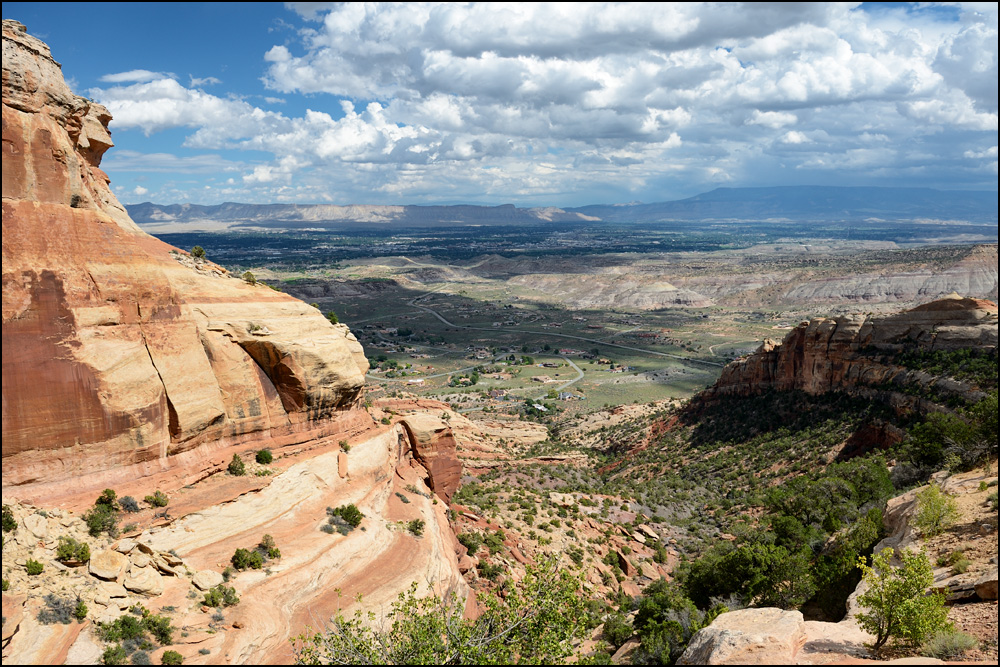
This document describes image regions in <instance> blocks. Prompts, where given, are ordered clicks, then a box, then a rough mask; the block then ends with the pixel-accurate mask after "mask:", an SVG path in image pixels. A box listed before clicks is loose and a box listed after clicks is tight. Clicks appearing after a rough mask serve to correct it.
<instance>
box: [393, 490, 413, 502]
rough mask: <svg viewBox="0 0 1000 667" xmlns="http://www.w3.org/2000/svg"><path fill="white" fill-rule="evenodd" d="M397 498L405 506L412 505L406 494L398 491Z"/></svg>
mask: <svg viewBox="0 0 1000 667" xmlns="http://www.w3.org/2000/svg"><path fill="white" fill-rule="evenodd" d="M396 497H397V498H399V501H400V502H401V503H403V504H404V505H409V504H410V499H409V498H407V497H406V495H405V494H402V493H400V492H399V491H397V492H396Z"/></svg>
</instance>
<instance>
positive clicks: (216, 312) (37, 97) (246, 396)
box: [3, 21, 368, 500]
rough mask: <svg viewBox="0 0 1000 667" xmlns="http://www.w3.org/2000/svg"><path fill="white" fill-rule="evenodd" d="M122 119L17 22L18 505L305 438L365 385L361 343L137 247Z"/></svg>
mask: <svg viewBox="0 0 1000 667" xmlns="http://www.w3.org/2000/svg"><path fill="white" fill-rule="evenodd" d="M110 120H111V116H110V114H109V113H108V111H107V110H106V109H105V108H104V107H101V106H100V105H97V104H94V103H92V102H89V101H87V100H85V99H83V98H80V97H77V96H75V95H74V94H73V93H72V92H71V91H70V90H69V88H68V87H67V86H66V84H65V82H64V81H63V77H62V73H61V70H60V66H59V65H58V64H57V63H56V62H55V61H54V60H53V59H52V57H51V55H50V53H49V49H48V47H47V46H46V45H45V44H43V43H42V42H40V41H39V40H37V39H35V38H33V37H31V36H29V35H27V34H26V33H25V31H24V27H23V26H21V25H20V24H18V23H16V22H13V21H4V23H3V470H4V474H3V491H4V494H5V495H6V494H7V493H8V492H10V491H14V490H15V489H17V491H16V493H17V495H19V496H21V497H32V496H34V497H38V496H39V495H45V494H55V495H56V496H58V495H59V494H60V493H62V492H63V491H64V488H63V487H65V486H66V485H65V480H67V479H71V478H72V479H75V480H76V482H77V487H79V486H88V484H89V485H90V486H95V487H98V488H101V485H102V484H103V483H104V482H106V481H107V480H108V475H109V474H112V473H113V474H116V475H118V476H122V475H125V476H127V477H128V476H131V477H136V476H142V475H145V474H152V473H154V472H158V471H163V470H165V469H169V468H170V467H171V466H173V465H175V461H176V458H175V457H176V456H177V455H179V454H182V453H184V452H188V451H190V450H192V449H195V448H197V447H199V446H202V445H207V444H212V445H213V446H215V445H218V443H220V442H221V443H229V444H234V443H236V444H238V443H240V442H248V441H250V440H252V439H253V438H255V437H258V438H259V437H264V436H267V437H271V436H276V437H281V436H282V435H283V434H292V433H306V432H308V431H310V430H311V429H313V428H314V427H315V425H316V424H318V423H319V422H322V421H324V420H329V419H330V418H337V417H338V415H341V414H343V413H344V412H345V411H349V410H351V409H352V408H354V407H356V405H357V402H358V399H359V397H360V394H361V391H362V387H363V385H364V374H365V372H366V371H367V369H368V362H367V360H366V359H365V357H364V353H363V351H362V349H361V346H360V344H359V343H358V342H357V340H356V339H355V338H354V336H353V335H352V334H351V333H350V331H349V330H348V329H347V327H345V326H335V325H331V324H330V323H329V322H327V321H326V319H325V318H324V317H322V315H321V314H320V313H319V312H318V311H317V310H316V309H314V308H312V307H310V306H307V305H306V304H304V303H302V302H300V301H298V300H296V299H293V298H291V297H289V296H287V295H284V294H281V293H279V292H275V291H272V290H270V289H268V288H267V287H264V286H251V285H247V284H245V283H244V282H243V281H242V280H239V279H237V278H233V277H230V276H228V275H226V272H225V270H224V269H221V268H220V267H217V266H215V265H213V264H211V263H210V262H206V261H199V260H193V259H192V258H191V257H190V256H189V255H188V254H187V253H186V252H183V251H178V250H177V249H175V248H173V247H171V246H169V245H167V244H165V243H163V242H161V241H158V240H157V239H155V238H153V237H150V236H148V235H146V234H145V233H143V232H142V231H140V230H139V228H138V227H137V226H136V225H135V224H134V223H133V222H132V221H131V220H130V219H129V218H128V215H127V214H126V212H125V209H124V207H123V206H122V205H121V204H120V203H119V202H118V201H117V199H116V198H115V196H114V195H113V194H112V193H111V190H110V189H109V187H108V178H107V176H106V175H105V174H104V172H103V171H101V170H100V168H99V165H100V160H101V157H102V155H103V154H104V152H105V151H106V150H107V149H109V148H110V147H111V146H112V142H111V137H110V135H109V134H108V131H107V124H108V122H109V121H110ZM327 430H329V429H327ZM303 437H305V436H303ZM189 459H190V457H188V462H187V464H188V465H190V460H189ZM47 499H48V500H52V497H51V496H50V497H48V498H47Z"/></svg>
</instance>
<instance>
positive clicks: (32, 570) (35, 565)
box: [24, 558, 45, 577]
mask: <svg viewBox="0 0 1000 667" xmlns="http://www.w3.org/2000/svg"><path fill="white" fill-rule="evenodd" d="M24 569H25V571H26V572H27V573H28V575H29V576H32V577H34V576H37V575H39V574H41V573H42V570H44V569H45V566H44V565H42V564H41V563H39V562H38V561H37V560H35V559H33V558H29V559H28V562H26V563H25V564H24Z"/></svg>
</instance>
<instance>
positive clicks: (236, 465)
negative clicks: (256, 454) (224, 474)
mask: <svg viewBox="0 0 1000 667" xmlns="http://www.w3.org/2000/svg"><path fill="white" fill-rule="evenodd" d="M228 470H229V474H230V475H233V476H234V477H242V476H243V475H245V474H247V466H246V464H245V463H243V459H241V458H240V455H239V454H233V460H232V461H230V462H229V468H228Z"/></svg>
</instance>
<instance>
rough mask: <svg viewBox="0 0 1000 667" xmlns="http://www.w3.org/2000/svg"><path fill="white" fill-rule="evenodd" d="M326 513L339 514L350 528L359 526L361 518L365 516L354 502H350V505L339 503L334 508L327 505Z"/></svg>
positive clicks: (332, 515)
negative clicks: (338, 505) (339, 504)
mask: <svg viewBox="0 0 1000 667" xmlns="http://www.w3.org/2000/svg"><path fill="white" fill-rule="evenodd" d="M326 513H327V514H329V515H330V516H331V517H334V516H339V517H340V518H342V519H343V520H344V521H346V522H347V523H348V524H349V525H350V526H351V527H352V528H357V527H358V526H360V525H361V520H362V519H364V518H365V515H364V514H362V513H361V510H359V509H358V508H357V506H356V505H355V504H354V503H351V504H350V505H341V506H340V507H338V508H336V509H333V508H330V507H327V508H326Z"/></svg>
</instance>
